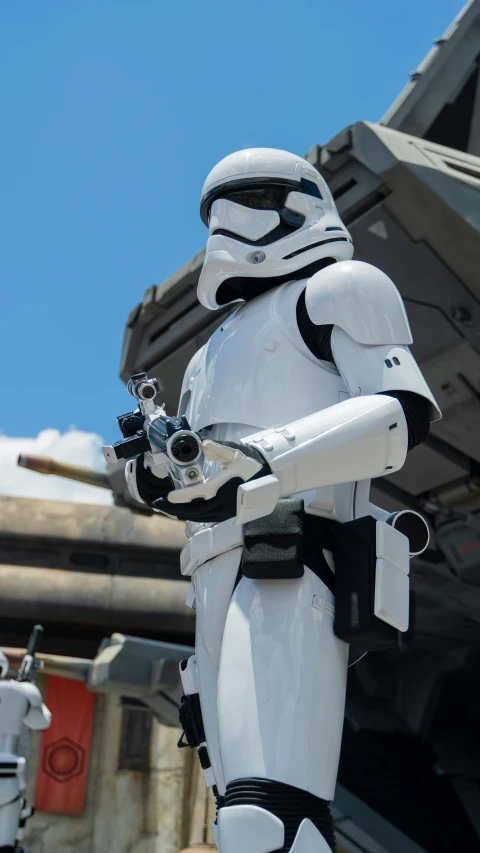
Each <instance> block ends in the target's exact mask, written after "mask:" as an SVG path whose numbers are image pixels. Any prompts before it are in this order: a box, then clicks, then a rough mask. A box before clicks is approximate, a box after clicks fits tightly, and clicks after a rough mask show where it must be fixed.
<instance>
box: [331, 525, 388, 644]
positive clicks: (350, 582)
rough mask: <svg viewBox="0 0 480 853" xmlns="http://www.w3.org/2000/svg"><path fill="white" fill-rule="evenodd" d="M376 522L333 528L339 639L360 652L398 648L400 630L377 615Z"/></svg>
mask: <svg viewBox="0 0 480 853" xmlns="http://www.w3.org/2000/svg"><path fill="white" fill-rule="evenodd" d="M376 524H377V522H376V520H375V519H374V518H372V516H369V515H367V516H364V517H363V518H357V519H355V520H354V521H347V522H346V523H344V524H337V525H335V526H334V527H332V529H331V532H332V552H333V559H334V562H335V622H334V631H335V634H336V636H337V637H339V638H340V639H341V640H344V641H345V642H346V643H350V644H351V645H353V646H355V648H357V649H361V650H363V649H364V650H365V651H374V650H376V649H386V648H390V647H394V646H398V633H399V632H398V631H397V629H396V628H393V627H392V626H391V625H387V623H386V622H383V621H382V620H381V619H378V618H377V616H375V613H374V601H375V571H376V562H377V555H376Z"/></svg>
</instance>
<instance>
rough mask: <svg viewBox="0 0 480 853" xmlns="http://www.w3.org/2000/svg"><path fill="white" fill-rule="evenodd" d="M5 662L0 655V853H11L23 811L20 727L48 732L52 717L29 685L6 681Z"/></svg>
mask: <svg viewBox="0 0 480 853" xmlns="http://www.w3.org/2000/svg"><path fill="white" fill-rule="evenodd" d="M7 672H8V660H7V658H6V657H5V655H4V654H3V652H0V851H2V850H5V851H10V850H11V851H13V850H15V849H16V841H17V838H18V837H19V821H20V818H21V813H22V809H23V807H24V794H25V786H26V780H25V770H26V767H25V758H22V757H21V756H20V755H18V754H17V745H18V738H19V736H20V733H21V730H22V726H23V725H25V726H27V727H28V728H29V729H34V730H36V731H43V730H44V729H48V727H49V725H50V722H51V714H50V711H49V710H48V708H46V706H45V705H44V704H43V702H42V697H41V695H40V691H39V690H38V688H37V687H35V685H34V684H32V683H31V682H28V681H23V682H19V681H12V680H10V679H7V678H6V675H7Z"/></svg>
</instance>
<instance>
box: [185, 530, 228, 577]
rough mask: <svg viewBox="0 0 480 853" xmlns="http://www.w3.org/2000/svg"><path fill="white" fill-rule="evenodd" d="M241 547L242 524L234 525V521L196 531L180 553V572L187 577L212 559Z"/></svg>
mask: <svg viewBox="0 0 480 853" xmlns="http://www.w3.org/2000/svg"><path fill="white" fill-rule="evenodd" d="M242 545H243V524H235V519H233V518H232V519H229V520H228V521H222V522H220V523H219V524H215V525H213V527H202V528H200V529H199V530H196V531H195V532H194V533H192V535H191V536H190V538H189V539H188V541H187V544H186V545H185V546H184V547H183V548H182V550H181V552H180V571H181V573H182V575H184V576H186V577H189V576H190V575H193V573H194V571H195V570H196V569H198V567H199V566H202V565H203V564H204V563H207V562H208V561H209V560H213V559H214V557H218V556H220V554H224V553H225V552H226V551H232V550H233V549H234V548H241V546H242Z"/></svg>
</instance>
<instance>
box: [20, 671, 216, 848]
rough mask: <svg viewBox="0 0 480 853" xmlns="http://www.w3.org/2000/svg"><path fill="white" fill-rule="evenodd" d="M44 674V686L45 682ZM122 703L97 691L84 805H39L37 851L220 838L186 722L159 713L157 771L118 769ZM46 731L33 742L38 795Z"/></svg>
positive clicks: (154, 742) (31, 825)
mask: <svg viewBox="0 0 480 853" xmlns="http://www.w3.org/2000/svg"><path fill="white" fill-rule="evenodd" d="M43 681H44V680H43V679H41V678H40V679H39V682H38V684H39V687H40V688H42V686H43V683H42V682H43ZM121 721H122V711H121V709H119V708H118V707H116V698H115V697H113V696H97V704H96V710H95V721H94V729H93V740H92V751H91V758H90V768H89V774H88V785H87V796H86V804H85V810H84V813H83V815H82V816H80V817H71V816H68V815H56V814H47V813H44V812H37V813H36V814H35V815H34V816H33V817H32V818H31V819H30V820H29V821H28V823H27V828H26V831H25V838H24V843H25V844H26V846H28V847H29V848H30V849H31V853H73V851H75V853H177V851H179V850H182V849H183V848H185V847H188V846H190V845H192V844H204V843H213V838H212V836H211V832H210V828H209V825H210V824H211V822H212V820H213V819H214V815H215V804H214V800H213V797H212V795H211V793H210V792H209V791H207V790H206V788H205V783H204V779H203V774H202V772H201V769H200V766H199V763H198V759H197V756H196V754H195V752H194V751H193V750H189V749H178V747H177V740H178V737H179V734H180V733H179V730H178V729H172V728H167V727H165V726H161V725H160V724H158V723H157V722H156V721H153V726H152V735H151V753H150V766H151V770H150V772H140V771H132V770H118V756H119V747H120V736H121ZM39 747H40V737H39V736H38V735H37V734H35V733H34V734H33V735H32V736H31V738H30V744H29V759H28V760H29V767H28V777H29V782H28V794H29V800H30V801H31V800H32V799H33V792H34V787H35V779H36V774H37V766H38V756H39Z"/></svg>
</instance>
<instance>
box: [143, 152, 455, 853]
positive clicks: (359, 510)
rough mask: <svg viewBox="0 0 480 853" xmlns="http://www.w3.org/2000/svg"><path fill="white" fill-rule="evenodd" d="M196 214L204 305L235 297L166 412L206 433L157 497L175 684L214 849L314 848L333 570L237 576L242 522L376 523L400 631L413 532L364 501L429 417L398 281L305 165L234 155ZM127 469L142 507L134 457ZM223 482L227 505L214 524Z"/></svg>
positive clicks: (332, 746)
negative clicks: (185, 601)
mask: <svg viewBox="0 0 480 853" xmlns="http://www.w3.org/2000/svg"><path fill="white" fill-rule="evenodd" d="M201 212H202V218H203V219H204V221H205V222H206V223H207V222H208V224H209V237H208V243H207V249H206V254H205V263H204V267H203V270H202V274H201V277H200V281H199V289H198V295H199V299H200V301H201V303H202V304H203V305H205V306H206V307H208V308H211V309H215V308H217V307H218V306H219V305H225V304H227V303H229V302H236V301H239V302H240V303H241V304H240V305H239V307H237V309H236V310H235V311H234V313H233V314H232V315H231V316H230V317H229V318H228V319H227V320H225V321H224V323H223V324H222V326H221V327H220V328H219V329H217V331H216V332H215V333H214V334H213V335H212V337H211V338H210V340H209V341H208V343H207V344H206V345H205V346H204V347H203V348H202V350H200V352H198V353H197V354H196V356H195V357H194V358H193V359H192V361H191V363H190V365H189V366H188V368H187V371H186V374H185V380H184V383H183V388H182V393H181V400H180V407H179V414H182V415H183V414H186V416H187V419H188V421H189V424H190V426H191V428H192V430H194V431H196V432H197V433H198V434H200V436H201V437H202V438H203V448H204V452H205V466H204V475H205V481H204V482H200V483H198V484H196V485H193V486H188V487H186V488H183V489H178V490H173V491H169V492H168V494H164V496H163V498H162V499H161V500H159V501H157V502H156V504H155V506H156V508H157V509H158V508H159V509H161V510H162V511H164V512H166V513H167V514H169V515H173V516H175V515H176V516H178V517H180V518H184V519H187V534H188V536H189V540H188V543H187V545H186V546H185V548H184V551H183V553H182V557H181V570H182V573H183V574H184V575H187V576H191V578H192V586H193V592H194V596H195V606H196V622H197V625H196V654H195V658H194V659H191V660H190V661H189V663H188V665H186V666H185V667H184V671H183V672H182V679H183V682H184V688H185V690H184V692H185V695H186V696H187V697H188V696H189V695H192V694H193V695H194V696H195V695H197V694H196V692H195V691H197V690H198V695H199V704H200V706H201V714H202V726H203V728H202V731H201V736H199V737H200V740H197V742H196V745H197V746H198V747H199V754H200V758H201V761H202V766H203V767H204V769H205V770H206V778H207V784H214V786H215V787H214V790H215V793H217V794H218V796H219V804H220V806H221V808H220V809H219V812H218V818H217V824H216V825H215V827H214V831H215V834H216V839H217V842H218V845H219V848H220V851H221V853H244V851H245V850H247V849H248V850H249V853H269V851H274V850H280V848H281V849H282V850H288V849H290V850H291V851H294V853H328V851H329V850H330V849H333V846H334V836H333V827H332V822H331V818H330V814H329V810H328V803H329V802H330V801H331V800H332V799H333V795H334V788H335V781H336V774H337V768H338V760H339V753H340V741H341V733H342V724H343V714H344V701H345V685H346V675H347V658H348V645H347V643H346V642H345V641H344V640H343V639H340V638H339V637H338V636H336V635H335V633H334V616H335V594H334V588H335V587H334V583H335V578H334V572H335V564H334V561H333V559H332V555H331V553H330V551H329V549H328V548H326V547H322V545H323V543H322V542H321V541H318V543H315V542H314V548H313V550H312V548H311V549H310V551H311V553H312V554H313V557H312V559H311V560H310V559H308V560H307V558H306V557H305V560H306V562H305V566H302V571H303V574H301V576H299V573H297V575H295V574H293V575H291V576H283V575H282V576H278V575H276V574H275V569H273V573H272V574H271V575H270V576H268V574H267V576H261V577H251V576H249V574H248V572H247V568H246V562H245V560H246V556H245V553H246V552H245V550H244V549H245V547H246V542H247V538H248V537H247V532H248V531H249V530H254V531H255V530H257V532H258V531H260V535H259V539H258V541H259V542H260V543H261V542H262V541H263V540H262V530H263V532H265V529H267V528H262V524H267V525H268V523H269V521H268V519H270V518H271V519H273V518H275V517H276V515H275V513H276V512H277V509H278V508H279V507H280V505H282V506H284V505H285V506H286V505H287V504H286V503H285V501H282V500H281V499H285V498H288V499H291V498H297V499H299V498H301V499H303V506H304V509H305V513H306V516H307V517H308V518H309V519H310V521H311V520H312V517H313V519H314V521H315V523H316V520H318V522H319V524H322V523H324V522H323V521H322V520H324V521H325V522H328V524H331V526H332V529H334V530H335V531H336V532H337V533H338V531H342V523H347V522H352V521H353V520H355V519H360V518H362V517H367V516H374V517H375V519H377V522H376V525H377V526H376V534H375V535H376V581H375V602H374V612H375V618H376V619H377V620H378V621H379V622H382V623H383V624H385V625H388V626H390V629H391V630H393V629H395V630H401V631H405V630H406V629H407V628H408V559H409V541H408V539H407V538H406V536H404V535H403V534H402V533H401V532H399V531H398V530H396V529H395V527H394V526H393V527H392V526H391V525H389V524H388V523H387V522H388V521H389V520H390V519H388V513H386V512H383V511H382V510H380V509H378V508H375V507H372V505H371V504H370V503H369V484H370V479H371V478H372V477H379V476H383V475H388V474H389V473H392V472H394V471H397V470H398V469H399V468H401V466H402V465H403V463H404V461H405V457H406V454H407V449H408V448H409V444H415V443H418V441H419V440H422V439H423V438H424V437H425V435H426V432H427V431H428V419H429V417H428V414H429V415H430V420H434V419H436V418H438V417H439V416H440V413H439V411H438V408H437V406H436V403H435V400H434V399H433V396H432V394H431V392H430V390H429V388H428V386H427V385H426V383H425V380H424V379H423V377H422V375H421V373H420V370H419V368H418V367H417V365H416V363H415V360H414V359H413V357H412V355H411V353H410V351H409V344H411V342H412V339H411V334H410V328H409V324H408V320H407V317H406V314H405V309H404V307H403V303H402V300H401V298H400V295H399V293H398V291H397V290H396V288H395V286H394V284H393V283H392V282H391V281H390V279H389V278H388V277H387V276H386V275H384V274H383V273H382V272H380V271H379V270H377V269H375V268H374V267H372V266H370V265H368V264H365V263H360V262H357V261H352V260H351V256H352V252H353V248H352V243H351V239H350V236H349V234H348V232H347V230H346V229H345V227H344V226H343V224H342V223H341V221H340V219H339V217H338V213H337V211H336V208H335V204H334V202H333V199H332V197H331V194H330V192H329V190H328V187H327V185H326V184H325V182H324V181H323V179H322V177H321V176H320V174H319V173H318V172H317V171H316V170H315V169H314V168H313V167H312V166H311V165H310V164H309V163H307V162H306V161H305V160H303V159H302V158H300V157H297V156H295V155H293V154H289V153H287V152H284V151H276V150H271V149H252V150H247V151H239V152H237V153H236V154H233V155H231V156H230V157H227V158H225V160H223V161H222V162H221V163H220V164H218V165H217V166H216V167H215V168H214V169H213V171H212V172H211V174H210V175H209V177H208V178H207V181H206V182H205V185H204V188H203V191H202V202H201ZM417 409H418V411H417ZM412 412H413V414H412ZM418 412H420V413H423V415H422V417H423V420H424V422H425V423H423V426H422V428H420V427H419V426H418V424H419V422H420V420H421V417H420V415H419V414H418ZM415 413H416V414H415ZM425 424H426V426H425ZM422 430H423V432H422ZM416 433H418V435H417V434H416ZM232 444H233V446H232ZM242 448H243V450H242ZM243 451H244V452H243ZM145 457H150V458H145V460H144V463H143V464H144V465H145V467H146V468H147V469H148V470H149V476H150V478H151V475H153V476H155V475H156V476H157V477H158V478H159V480H158V482H159V483H160V481H161V482H162V483H165V479H164V478H165V470H164V469H162V466H161V460H160V459H159V458H158V457H155V456H154V455H153V456H152V455H150V454H146V455H145ZM242 466H243V467H242ZM127 469H128V472H127V482H128V483H129V486H130V490H131V492H132V495H133V496H134V497H136V498H137V499H140V500H142V497H141V495H142V488H141V482H140V479H141V478H140V475H139V474H138V472H137V468H136V463H129V465H128V466H127ZM232 484H233V487H234V497H233V503H232V508H231V510H230V511H228V510H226V511H225V515H224V516H223V517H224V520H220V521H217V522H216V523H215V520H216V519H218V518H222V516H221V515H218V514H217V515H215V512H218V504H219V502H220V503H221V500H222V499H223V498H221V496H222V495H225V496H227V494H228V499H229V500H232V494H231V493H232V489H230V486H231V485H232ZM144 494H145V492H144ZM160 494H161V492H160V491H159V495H160ZM202 499H203V500H202ZM226 499H227V498H225V500H226ZM279 501H280V504H279ZM287 503H288V502H287ZM293 505H295V506H297V504H294V503H292V506H293ZM210 506H212V507H216V509H215V512H214V510H213V509H212V516H211V517H209V509H208V508H209V507H210ZM202 507H204V508H205V514H204V516H203V517H202V516H201V515H199V514H198V512H199V510H200V511H201V510H202ZM274 511H275V512H274ZM212 519H213V520H212ZM315 519H316V520H315ZM261 520H263V521H261ZM281 523H283V522H281ZM288 523H289V522H288ZM252 524H253V525H257V527H256V528H255V527H249V525H252ZM374 524H375V522H374ZM285 530H286V528H285ZM281 532H282V531H280V533H281ZM280 538H281V537H280ZM266 539H267V543H266V544H267V546H268V534H267V535H266ZM252 541H253V540H252ZM276 541H280V539H277V540H276ZM289 541H290V540H289ZM292 541H293V540H292ZM263 544H265V543H263ZM261 547H263V545H261ZM315 550H316V551H317V552H320V553H323V556H324V564H325V566H326V572H325V570H322V571H318V570H317V569H316V568H315V565H314V563H315V559H316V558H315ZM410 550H411V548H410ZM252 553H253V552H252ZM304 553H305V554H306V553H307V551H305V552H304ZM317 556H318V553H317ZM322 559H323V558H322ZM308 563H310V565H309V564H308ZM262 565H263V564H262ZM263 568H264V567H263ZM262 570H263V569H262ZM192 597H193V594H192V595H191V597H190V598H192ZM193 671H195V678H192V672H193ZM192 685H194V686H192Z"/></svg>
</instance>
